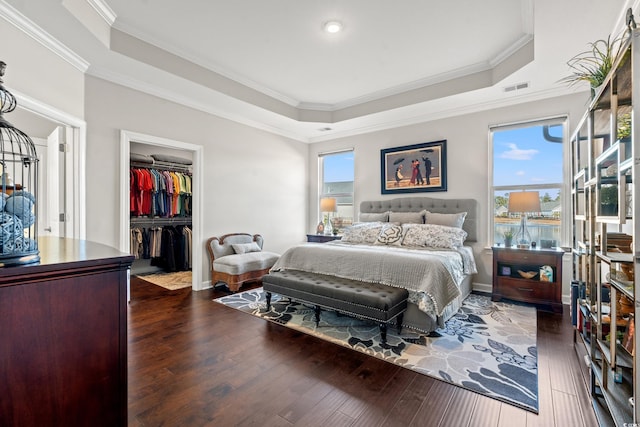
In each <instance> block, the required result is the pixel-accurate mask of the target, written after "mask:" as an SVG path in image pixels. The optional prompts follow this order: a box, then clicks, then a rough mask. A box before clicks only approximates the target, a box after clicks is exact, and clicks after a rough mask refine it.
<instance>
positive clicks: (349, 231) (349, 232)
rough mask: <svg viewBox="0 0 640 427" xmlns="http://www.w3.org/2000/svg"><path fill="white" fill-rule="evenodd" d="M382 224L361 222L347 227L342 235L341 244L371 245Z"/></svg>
mask: <svg viewBox="0 0 640 427" xmlns="http://www.w3.org/2000/svg"><path fill="white" fill-rule="evenodd" d="M383 225H384V223H382V222H361V223H358V224H353V225H352V226H350V227H347V228H346V229H345V230H344V231H343V233H342V239H341V241H342V242H346V243H360V244H369V245H372V244H374V243H375V241H376V240H377V239H378V234H380V230H382V226H383Z"/></svg>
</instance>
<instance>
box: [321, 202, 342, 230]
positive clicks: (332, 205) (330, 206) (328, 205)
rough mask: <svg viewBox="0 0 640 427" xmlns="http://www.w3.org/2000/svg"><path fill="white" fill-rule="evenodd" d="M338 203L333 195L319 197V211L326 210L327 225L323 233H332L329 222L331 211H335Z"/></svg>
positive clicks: (331, 226)
mask: <svg viewBox="0 0 640 427" xmlns="http://www.w3.org/2000/svg"><path fill="white" fill-rule="evenodd" d="M337 210H338V204H337V203H336V199H335V198H333V197H323V198H321V199H320V212H327V225H326V226H325V227H324V234H326V235H331V234H333V225H332V224H331V212H337Z"/></svg>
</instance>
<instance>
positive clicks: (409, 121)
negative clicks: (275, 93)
mask: <svg viewBox="0 0 640 427" xmlns="http://www.w3.org/2000/svg"><path fill="white" fill-rule="evenodd" d="M576 93H579V92H576V91H575V90H572V89H570V88H566V89H563V90H559V89H558V88H551V89H547V90H543V91H538V92H534V93H528V94H526V95H520V96H514V97H508V98H503V99H500V100H494V101H487V102H478V103H475V104H467V105H465V106H464V107H459V106H456V107H452V108H448V109H441V110H438V111H431V112H429V113H426V114H416V115H415V116H412V117H406V118H403V119H399V120H387V121H385V120H384V119H381V120H380V121H379V123H377V124H375V125H366V126H360V127H354V128H351V129H349V130H347V131H342V132H341V131H337V132H332V133H331V134H329V135H322V136H316V137H310V138H308V140H309V143H311V144H312V143H317V142H325V141H331V140H334V139H339V138H346V137H350V136H356V135H362V134H365V133H372V132H379V131H384V130H389V129H395V128H399V127H405V126H411V125H416V124H420V123H427V122H432V121H435V120H442V119H448V118H451V117H459V116H463V115H467V114H473V113H479V112H482V111H487V110H494V109H497V108H504V107H509V106H512V105H518V104H523V103H527V102H535V101H542V100H545V99H549V98H556V97H560V96H566V95H574V94H576ZM584 93H585V94H587V92H586V91H585V92H584Z"/></svg>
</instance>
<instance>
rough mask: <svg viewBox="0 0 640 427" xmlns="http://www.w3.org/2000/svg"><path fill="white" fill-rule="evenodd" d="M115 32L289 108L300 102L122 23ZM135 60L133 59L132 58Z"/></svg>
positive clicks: (116, 24)
mask: <svg viewBox="0 0 640 427" xmlns="http://www.w3.org/2000/svg"><path fill="white" fill-rule="evenodd" d="M113 28H114V29H115V30H118V31H121V32H123V33H125V34H126V35H127V36H129V37H134V38H137V39H139V40H141V41H143V42H145V43H148V44H150V45H152V46H154V47H156V48H157V49H160V50H163V51H166V52H168V53H170V54H172V55H175V56H177V57H179V58H181V59H183V60H185V61H189V62H191V63H193V64H195V65H198V66H200V67H202V68H204V69H206V70H208V71H209V72H211V73H215V74H219V75H221V76H223V77H225V78H227V79H229V80H233V81H234V82H236V83H238V84H241V85H243V86H246V87H247V88H249V89H252V90H255V91H256V92H260V93H262V94H263V95H267V96H269V97H271V98H274V99H276V100H278V101H281V102H284V103H285V104H288V105H289V106H291V107H298V105H299V104H300V101H298V100H297V99H293V98H291V97H289V96H287V95H284V94H282V93H280V92H277V91H275V90H273V89H271V88H268V87H266V86H264V85H261V84H259V83H257V82H255V81H253V80H251V79H249V78H247V77H246V76H243V75H241V74H238V73H233V72H230V71H229V70H227V69H225V68H223V67H221V66H220V65H219V64H215V63H210V62H207V61H203V60H202V58H199V57H197V56H196V55H193V54H191V53H190V52H186V51H185V50H184V49H181V48H179V47H177V46H175V45H172V44H169V43H166V42H163V41H160V40H158V39H157V38H155V37H151V36H150V35H149V34H147V33H144V32H142V31H139V30H138V29H136V28H135V27H133V26H130V25H127V24H124V23H122V22H116V23H114V25H113ZM134 59H135V58H134Z"/></svg>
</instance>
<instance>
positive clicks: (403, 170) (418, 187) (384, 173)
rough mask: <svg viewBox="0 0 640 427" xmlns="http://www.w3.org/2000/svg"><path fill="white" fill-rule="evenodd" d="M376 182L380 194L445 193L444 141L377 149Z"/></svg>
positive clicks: (445, 162) (445, 144) (445, 143)
mask: <svg viewBox="0 0 640 427" xmlns="http://www.w3.org/2000/svg"><path fill="white" fill-rule="evenodd" d="M427 172H429V173H427ZM380 181H381V191H382V194H398V193H400V194H401V193H422V192H431V191H447V140H446V139H444V140H441V141H433V142H424V143H420V144H413V145H404V146H402V147H394V148H384V149H382V150H380Z"/></svg>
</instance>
